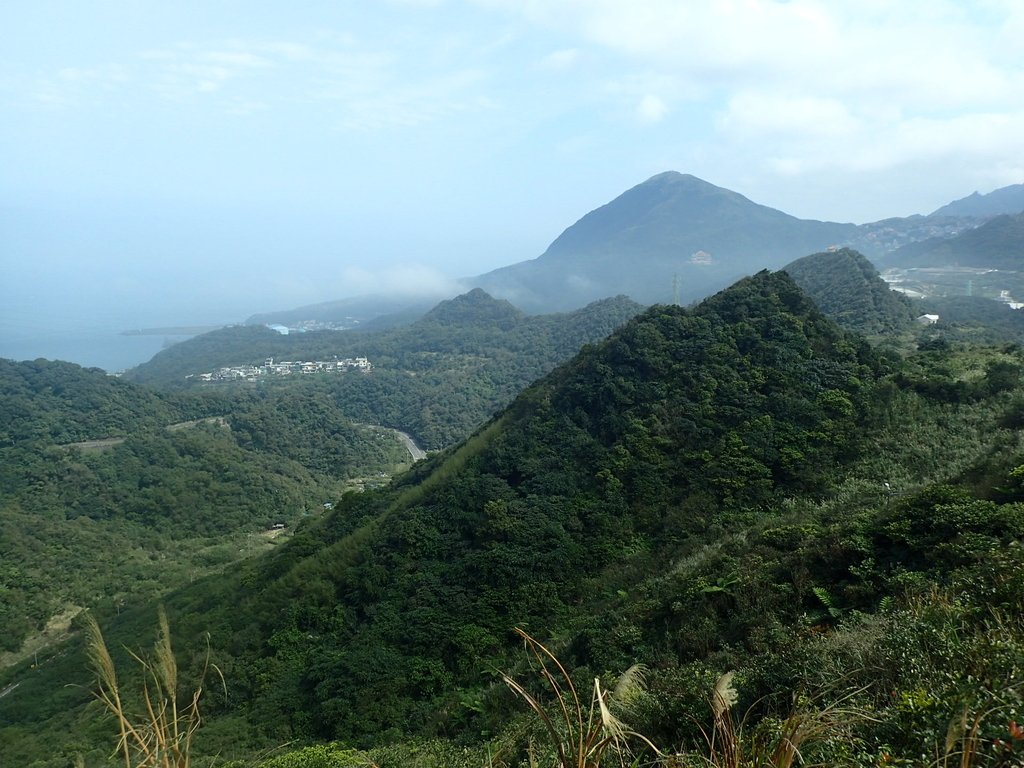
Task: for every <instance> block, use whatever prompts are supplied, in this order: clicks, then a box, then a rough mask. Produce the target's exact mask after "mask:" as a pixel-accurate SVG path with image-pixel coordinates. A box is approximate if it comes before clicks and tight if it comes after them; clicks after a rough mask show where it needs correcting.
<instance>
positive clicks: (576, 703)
mask: <svg viewBox="0 0 1024 768" xmlns="http://www.w3.org/2000/svg"><path fill="white" fill-rule="evenodd" d="M516 633H517V634H518V635H519V636H520V637H521V638H523V642H524V644H525V646H526V649H527V651H528V652H529V653H530V655H531V656H532V657H533V659H534V661H535V662H536V665H537V670H538V672H539V674H540V676H541V678H542V679H543V680H544V682H545V683H546V685H547V687H548V688H550V689H551V692H552V693H553V694H554V697H555V703H554V706H551V707H545V706H544V705H543V704H541V702H540V701H538V699H537V698H536V697H535V696H533V694H531V693H530V692H529V691H527V690H526V688H524V687H523V686H522V685H521V684H520V683H518V682H516V681H515V680H513V679H512V678H510V677H509V676H507V675H502V679H504V681H505V684H506V685H508V687H509V688H511V689H512V691H514V692H515V693H516V694H517V695H519V696H520V697H521V698H522V699H523V701H525V702H526V704H527V705H528V706H529V707H530V709H532V710H533V711H534V713H535V714H536V715H537V717H538V718H539V719H540V722H541V724H542V725H543V727H544V730H545V732H546V733H547V735H548V739H549V740H550V743H551V746H552V747H553V749H554V751H555V755H556V763H555V764H556V766H557V767H558V768H599V766H600V765H601V764H602V761H604V760H605V758H606V757H612V756H614V757H615V758H616V761H617V762H618V764H619V765H620V766H625V765H626V762H627V760H628V761H629V762H630V763H633V756H632V753H631V752H630V750H629V745H628V740H629V739H635V740H638V741H640V742H642V743H643V744H645V745H646V746H647V747H648V748H649V749H651V750H652V751H653V752H654V754H655V755H659V754H660V753H659V752H658V750H657V748H656V747H655V746H654V745H653V744H652V743H651V742H650V741H649V740H648V739H647V738H646V737H644V736H642V735H641V734H639V733H636V732H635V731H633V730H631V729H630V728H629V727H628V726H626V725H625V724H624V723H623V722H622V721H621V720H619V719H618V718H616V717H615V716H614V715H613V714H612V712H611V709H610V707H609V702H610V701H612V700H614V696H610V695H609V694H608V693H607V692H606V691H604V690H602V688H601V683H600V681H599V680H597V679H596V678H595V680H594V687H593V692H592V694H591V699H590V702H589V705H587V706H585V705H584V704H583V701H582V700H581V699H580V696H579V693H578V692H577V690H576V686H575V685H574V684H573V681H572V678H571V677H570V676H569V673H568V672H567V671H566V669H565V667H563V666H562V663H561V662H560V661H559V660H558V658H557V657H555V655H554V654H553V653H552V652H551V651H549V650H548V649H547V648H546V647H545V646H544V645H543V644H542V643H540V642H539V641H537V640H535V639H534V638H532V637H530V635H528V634H527V633H526V632H524V631H523V630H521V629H516ZM641 680H642V674H641V669H640V668H639V667H636V668H633V669H632V671H631V672H629V675H628V679H625V680H624V679H620V681H619V682H620V686H616V690H620V692H622V693H623V695H624V696H625V693H626V692H627V691H628V692H630V695H635V693H636V690H637V686H638V685H639V682H640V681H641ZM549 709H551V710H553V711H554V714H551V713H549ZM535 764H536V762H535V757H534V754H533V750H532V749H531V751H530V765H531V766H533V765H535Z"/></svg>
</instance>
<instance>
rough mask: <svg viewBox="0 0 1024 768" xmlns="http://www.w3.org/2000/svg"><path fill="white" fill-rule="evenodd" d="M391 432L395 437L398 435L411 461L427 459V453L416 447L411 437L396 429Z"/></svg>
mask: <svg viewBox="0 0 1024 768" xmlns="http://www.w3.org/2000/svg"><path fill="white" fill-rule="evenodd" d="M392 431H393V432H394V433H395V434H396V435H398V437H399V439H400V440H401V441H402V443H403V444H404V445H405V447H406V449H407V450H408V451H409V455H410V456H412V460H413V461H419V460H420V459H425V458H427V452H426V451H424V450H423V449H422V448H420V447H419V446H418V445H416V441H415V440H413V439H412V437H411V436H409V435H408V434H406V433H405V432H401V431H399V430H397V429H395V430H392Z"/></svg>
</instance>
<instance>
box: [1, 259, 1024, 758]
mask: <svg viewBox="0 0 1024 768" xmlns="http://www.w3.org/2000/svg"><path fill="white" fill-rule="evenodd" d="M1020 363H1021V360H1020V356H1019V352H1018V351H1017V350H1015V349H1006V350H978V349H965V350H962V351H957V350H951V349H948V348H946V349H941V348H935V349H931V350H929V351H923V352H921V353H919V354H918V355H915V356H913V357H911V358H909V359H908V360H906V361H902V360H900V359H899V358H897V357H893V356H885V355H882V354H880V353H878V352H876V351H873V350H872V349H871V348H870V347H869V346H868V345H867V344H866V343H865V342H864V341H863V340H862V339H861V338H859V337H857V336H854V335H850V334H848V333H846V332H844V331H842V330H841V329H839V328H838V327H837V326H836V325H835V324H834V323H832V322H831V321H830V320H828V319H827V318H826V317H825V316H824V315H823V314H822V313H821V312H820V311H819V310H818V309H817V308H816V307H815V306H814V305H813V303H812V302H811V300H810V299H809V298H808V297H807V296H806V294H804V293H803V292H802V291H801V290H800V289H799V288H798V287H797V286H796V284H795V283H794V282H793V281H792V279H791V278H790V277H789V276H787V275H785V274H784V273H777V274H768V273H760V274H758V275H755V276H754V277H752V278H747V279H744V280H742V281H740V282H739V283H738V284H736V285H735V286H733V287H732V288H730V289H729V290H727V291H724V292H722V293H720V294H718V295H716V296H714V297H712V298H710V299H708V300H706V301H705V302H703V303H702V304H700V305H699V306H697V307H695V308H693V309H682V308H678V307H666V306H657V307H653V308H651V309H650V310H648V311H647V312H645V313H644V314H642V315H640V316H639V317H637V318H635V319H634V320H632V321H630V322H629V323H628V324H627V325H626V326H625V327H624V328H622V329H621V330H620V331H618V332H616V333H615V334H613V335H612V336H611V337H610V338H609V339H608V340H606V341H605V342H602V343H601V344H598V345H595V346H591V347H588V348H586V349H585V350H584V351H583V352H582V353H580V354H579V355H578V356H577V357H576V358H575V359H573V360H572V361H571V362H569V363H568V364H566V365H564V366H562V367H560V368H558V369H557V370H555V371H554V372H552V373H551V374H549V375H548V376H546V377H545V378H544V379H542V380H541V381H539V382H537V383H536V384H535V385H534V386H532V387H530V388H529V389H527V390H526V391H525V392H524V393H523V394H522V395H520V396H519V397H518V398H517V399H516V400H515V401H514V402H513V403H512V405H511V406H510V407H509V408H508V409H507V410H505V411H504V412H502V413H501V414H500V415H498V416H497V417H495V418H494V419H493V420H492V421H491V422H489V423H488V424H487V425H485V426H484V427H483V428H482V429H480V430H479V431H478V432H477V433H476V434H474V435H473V436H472V437H471V438H470V439H469V440H468V441H466V442H464V443H462V444H461V445H459V446H458V447H456V448H453V449H451V450H449V451H446V452H445V453H443V454H439V455H437V456H435V457H433V458H431V459H429V460H428V461H426V462H421V463H420V464H418V465H417V466H416V467H415V468H414V469H413V470H412V471H411V472H410V473H409V474H408V475H406V476H405V477H403V478H402V480H401V481H400V482H399V483H397V484H396V485H395V487H393V488H390V489H387V490H382V491H376V492H372V493H365V494H361V495H351V496H348V497H346V498H345V499H344V500H343V501H342V503H341V504H340V505H339V506H338V508H337V509H336V510H334V512H332V513H331V514H330V516H328V517H325V518H324V519H322V520H321V521H319V522H317V523H315V524H313V525H310V526H309V527H307V528H306V529H305V530H304V531H302V532H301V533H299V534H297V535H296V536H295V537H294V538H293V539H292V541H291V542H290V543H288V544H287V545H285V546H284V547H281V548H279V549H277V550H275V551H274V552H272V553H270V554H269V555H267V556H265V557H262V558H260V559H258V560H252V561H249V562H246V563H244V564H243V565H241V566H240V567H236V568H234V569H233V570H232V571H231V572H224V573H222V574H219V575H218V576H216V577H215V578H207V579H205V580H204V581H203V582H202V583H201V584H197V585H195V586H193V587H191V588H187V589H184V590H181V591H180V592H178V593H176V594H174V595H172V596H170V597H169V598H168V599H167V607H168V610H169V612H170V614H171V621H172V626H174V627H175V629H176V632H177V636H178V637H180V638H181V639H182V640H181V643H182V646H183V647H182V650H183V654H182V655H183V658H184V659H186V660H187V664H186V666H187V667H188V668H195V667H196V665H197V664H200V661H201V658H202V651H201V647H205V643H200V644H195V643H193V641H192V639H193V638H198V637H203V636H205V635H204V633H206V632H209V633H210V635H209V641H210V644H211V646H212V647H213V648H214V649H215V660H216V661H217V663H218V664H219V665H220V668H221V669H223V670H224V673H225V677H226V681H227V691H228V698H227V700H224V699H223V698H218V697H215V696H211V697H210V700H209V704H208V707H209V708H210V709H209V714H210V717H209V720H208V723H207V726H206V727H205V729H204V730H202V731H200V734H201V735H202V736H203V739H204V741H202V742H201V746H199V747H198V748H199V749H200V750H203V751H206V752H207V753H211V754H212V753H216V752H219V753H220V754H221V755H222V759H223V758H224V757H230V756H231V754H245V753H246V752H247V751H248V753H252V752H254V751H256V750H258V749H259V748H260V747H262V746H264V745H275V744H281V743H283V742H286V741H290V740H292V739H300V740H301V739H332V738H334V739H341V740H343V743H344V744H347V745H349V746H354V747H355V746H369V745H373V744H390V745H391V746H388V747H382V748H380V749H378V750H377V751H375V752H373V754H372V758H373V760H374V761H375V762H376V763H377V764H378V765H381V766H388V767H390V766H399V765H410V764H417V765H424V766H427V765H431V766H442V765H444V766H469V765H483V764H486V763H485V762H484V760H485V759H489V760H490V764H497V763H495V760H499V761H501V763H503V764H506V765H517V764H520V761H522V764H526V752H525V750H526V749H527V744H529V743H533V744H534V748H536V749H546V748H545V747H542V746H541V747H538V746H537V745H538V744H540V743H541V742H540V740H541V739H543V738H544V736H543V733H544V731H543V728H542V727H541V725H540V723H539V722H537V723H533V724H531V722H530V721H526V720H523V719H522V718H518V717H517V715H516V713H517V712H520V711H524V710H525V708H524V707H522V705H521V703H517V701H516V700H515V698H514V697H513V696H512V695H511V694H510V693H509V692H508V690H507V689H506V688H505V686H503V685H501V684H500V683H499V684H496V683H497V681H496V679H495V677H494V670H497V669H508V670H511V673H512V674H513V676H516V677H518V676H520V675H527V674H528V670H527V669H526V668H525V667H524V666H522V665H521V664H519V660H520V659H522V655H521V652H520V651H517V650H516V646H517V641H516V638H515V636H514V635H513V634H512V632H511V630H512V628H513V627H516V626H519V627H524V628H526V629H527V630H528V631H529V632H531V633H532V634H534V635H535V636H538V637H541V638H543V639H544V640H545V641H546V642H548V644H549V646H550V647H551V648H553V649H554V650H555V651H556V652H557V654H558V655H559V656H560V657H561V658H562V660H563V661H564V662H565V663H566V664H567V665H568V666H569V668H570V669H573V670H576V671H577V672H578V677H577V680H578V683H579V684H580V685H581V686H584V687H586V686H588V685H589V681H591V680H593V678H594V677H595V676H596V677H600V678H601V679H602V681H603V683H602V684H603V685H604V686H606V687H608V688H609V689H610V688H611V687H612V685H613V683H614V681H615V678H616V677H617V676H618V674H619V673H621V672H623V671H624V670H626V669H627V668H628V667H630V666H631V665H632V664H634V663H636V662H642V663H644V664H645V665H647V668H648V675H647V678H648V679H647V689H646V692H644V693H639V694H637V696H638V698H636V699H634V700H633V703H632V705H631V706H630V708H629V709H628V718H629V722H630V724H631V725H633V726H635V727H637V728H639V729H640V730H641V731H642V732H643V733H645V734H646V735H648V736H649V737H650V738H651V739H652V740H654V741H655V742H656V743H657V744H659V745H662V746H663V748H664V749H665V750H666V751H668V752H673V753H676V752H687V753H688V754H679V755H677V756H675V757H672V761H674V762H671V763H665V764H666V765H668V764H672V765H683V766H691V765H698V764H704V763H702V762H701V760H702V759H703V758H702V757H700V755H701V754H702V750H704V749H706V745H703V744H702V742H701V737H700V732H699V730H698V727H697V724H699V723H706V724H708V726H707V727H712V726H711V724H710V723H711V721H712V715H711V713H710V710H709V708H708V706H707V704H706V702H707V697H708V695H709V694H708V691H709V690H710V688H711V686H712V685H713V684H714V681H715V679H716V678H718V677H719V675H721V673H722V672H725V671H728V670H735V671H736V678H735V679H736V684H737V688H738V689H739V694H738V696H739V699H740V700H739V702H738V711H740V712H742V711H743V710H744V709H745V708H746V707H748V706H750V707H751V710H750V714H749V719H748V720H747V727H749V728H752V729H754V728H756V731H751V732H746V731H744V732H743V734H741V735H740V736H739V737H738V738H742V739H747V740H748V741H745V742H743V743H744V744H746V745H748V746H750V748H753V746H752V745H754V744H755V743H756V739H757V738H762V739H766V740H769V741H770V740H771V739H773V738H776V737H777V736H778V733H779V732H781V731H780V729H783V728H784V727H785V723H786V722H787V721H786V717H787V713H789V712H792V710H791V707H794V706H795V707H798V710H797V713H798V714H799V716H800V717H801V718H804V719H805V720H806V721H807V722H814V723H817V724H818V725H816V726H815V728H816V734H817V741H815V740H814V739H811V740H810V741H808V742H807V743H801V745H800V751H801V755H802V756H803V758H804V759H805V760H807V761H808V762H818V763H820V764H827V765H874V764H889V763H894V764H904V765H922V766H923V765H926V764H931V761H932V760H933V758H934V755H935V754H938V755H940V756H941V755H942V754H943V750H944V749H945V748H946V747H947V746H948V745H950V744H951V745H952V747H949V749H953V748H954V747H955V748H957V749H959V748H960V746H961V745H964V744H966V742H965V741H964V740H965V739H966V738H967V727H966V726H965V728H963V729H960V730H957V729H956V728H954V727H952V726H950V723H951V722H952V723H958V722H960V718H961V715H962V713H963V712H966V713H967V715H966V716H965V720H966V722H967V723H968V724H969V723H971V722H972V721H973V718H974V717H975V716H976V715H977V716H978V720H977V728H976V730H975V731H974V733H975V734H976V735H977V736H978V737H979V738H984V739H986V741H985V746H986V750H985V751H984V755H983V757H984V759H985V762H983V763H982V762H979V763H976V764H984V765H992V766H995V765H1012V764H1013V763H1012V762H1007V761H1006V759H1008V758H1012V757H1013V754H1012V749H1013V748H1014V747H1013V744H1012V743H1010V742H1011V741H1012V738H1011V736H1009V735H1007V723H1008V722H1009V721H1010V720H1011V719H1012V717H1013V713H1014V712H1015V711H1016V710H1014V708H1013V707H1014V706H1015V704H1014V702H1015V701H1017V699H1015V698H1014V697H1015V696H1017V695H1019V694H1016V693H1015V691H1016V690H1017V689H1016V688H1014V686H1015V685H1016V683H1015V681H1016V680H1018V679H1019V676H1020V674H1022V673H1024V669H1022V667H1024V627H1022V626H1021V623H1020V620H1019V617H1020V615H1021V609H1022V608H1024V605H1022V603H1021V600H1022V598H1021V595H1024V560H1022V558H1024V555H1022V554H1021V550H1022V547H1021V546H1020V541H1021V539H1022V537H1024V506H1022V505H1021V504H1020V503H1018V502H1019V500H1020V499H1021V498H1024V488H1022V486H1021V481H1020V475H1021V473H1020V470H1019V465H1020V464H1021V463H1022V462H1024V445H1022V443H1021V439H1020V437H1019V435H1018V432H1017V427H1018V426H1019V424H1020V423H1021V413H1022V412H1024V408H1022V406H1021V402H1020V400H1018V399H1014V398H1015V397H1019V395H1016V396H1015V394H1014V390H1015V389H1016V388H1017V386H1018V383H1019V373H1020ZM936 483H948V484H949V485H935V484H936ZM151 622H152V612H150V611H129V612H126V613H125V614H123V615H122V617H121V618H120V620H118V621H116V622H115V621H114V620H113V618H112V617H111V618H109V619H107V620H106V623H107V625H108V626H109V627H110V633H111V638H112V643H113V644H114V645H116V644H117V643H120V642H128V643H130V644H131V643H133V642H134V641H133V639H134V638H138V637H141V636H144V635H145V634H146V632H147V631H148V630H147V627H148V626H149V625H150V624H151ZM193 652H194V653H196V654H197V655H196V656H190V655H189V654H190V653H193ZM83 665H84V659H83V658H82V657H81V656H80V655H77V654H69V655H66V656H61V657H59V658H54V659H52V660H47V663H46V664H44V666H43V668H42V669H41V670H40V671H39V672H38V673H37V674H34V675H24V676H22V677H19V678H18V679H17V681H18V682H19V683H20V685H19V687H18V689H17V690H15V691H14V692H13V693H11V694H10V695H8V696H7V697H5V698H0V724H2V725H0V738H5V739H6V740H7V741H8V743H9V748H8V751H7V753H6V754H7V755H10V756H12V757H13V758H16V759H19V760H21V761H22V762H21V763H20V764H28V760H27V759H26V758H27V757H28V756H38V751H35V752H33V747H32V746H31V744H32V743H33V742H32V741H31V738H30V737H29V736H28V734H31V733H35V734H40V733H46V734H49V736H48V737H47V738H49V739H51V743H54V744H56V743H57V742H58V741H60V739H58V738H57V734H58V733H59V730H60V729H61V728H62V727H66V726H62V725H60V724H67V723H70V722H81V718H82V717H83V716H82V715H81V714H78V713H79V712H80V711H81V710H79V709H78V708H79V707H80V706H81V705H82V704H83V703H84V702H85V701H86V699H87V698H88V696H87V693H86V692H85V691H84V690H79V689H73V688H72V689H68V688H60V687H59V686H54V682H53V681H55V680H60V682H61V683H66V682H70V681H73V680H78V679H82V672H81V667H82V666H83ZM0 684H2V681H0ZM531 689H533V687H532V686H531ZM534 690H535V691H536V695H538V696H540V695H541V692H540V690H539V689H534ZM840 710H841V711H840ZM830 713H832V714H830ZM622 716H623V717H627V713H626V711H623V712H622ZM46 717H49V718H53V719H51V720H49V721H48V722H49V725H48V726H43V725H41V724H40V722H39V721H40V719H42V718H46ZM85 720H86V721H87V722H88V721H89V719H88V718H87V717H86V718H85ZM47 727H48V728H49V729H50V730H46V728H47ZM55 729H56V730H55ZM425 737H432V738H442V739H449V740H454V741H455V742H456V744H457V746H454V745H453V746H451V747H447V746H444V745H445V744H448V743H449V742H447V741H444V742H430V743H424V742H422V741H419V739H422V738H425ZM997 738H1002V740H1003V741H1002V742H996V739H997ZM239 739H241V740H242V742H243V743H242V744H240V743H239ZM83 743H84V741H79V742H78V747H77V748H78V749H83V747H82V744H83ZM402 743H404V744H405V746H402ZM1000 743H1004V746H999V744H1000ZM1006 744H1009V746H1008V747H1007V746H1005V745H1006ZM339 748H340V747H339ZM62 749H66V748H65V747H60V748H57V747H54V748H53V752H56V753H59V752H60V750H62ZM91 749H92V751H91V752H90V755H95V754H98V750H96V749H95V748H91ZM1007 750H1010V751H1007ZM310 754H312V753H310ZM486 756H489V757H486ZM49 757H50V755H47V759H49ZM654 758H655V755H653V753H651V752H650V751H649V750H647V752H646V753H645V759H647V760H649V761H651V760H654ZM59 759H62V755H61V754H54V755H53V761H52V762H46V761H45V760H44V761H43V762H40V763H39V765H40V766H44V765H46V766H49V765H57V764H58V763H57V762H56V761H57V760H59ZM295 759H296V760H299V759H300V757H299V756H296V758H295ZM999 761H1002V762H999ZM296 764H302V763H296ZM324 764H329V763H324ZM339 764H345V763H339ZM282 765H283V763H282Z"/></svg>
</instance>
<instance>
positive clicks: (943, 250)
mask: <svg viewBox="0 0 1024 768" xmlns="http://www.w3.org/2000/svg"><path fill="white" fill-rule="evenodd" d="M885 263H886V264H890V265H893V266H899V267H948V266H953V265H957V266H960V267H977V268H987V269H1002V270H1011V271H1016V270H1019V269H1020V268H1021V267H1022V266H1024V213H1018V214H1016V215H1002V216H996V217H995V218H993V219H992V220H991V221H987V222H985V223H984V224H982V225H981V226H980V227H977V228H976V229H970V230H967V231H966V232H963V233H961V234H959V235H957V236H956V237H953V238H949V239H930V240H925V241H923V242H919V243H912V244H910V245H907V246H904V247H903V248H900V249H898V250H896V251H894V252H893V253H891V254H890V255H888V256H887V257H886V259H885Z"/></svg>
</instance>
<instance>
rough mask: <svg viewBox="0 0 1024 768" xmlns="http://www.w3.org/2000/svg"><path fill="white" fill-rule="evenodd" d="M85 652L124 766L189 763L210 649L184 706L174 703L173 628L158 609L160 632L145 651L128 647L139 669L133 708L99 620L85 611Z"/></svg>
mask: <svg viewBox="0 0 1024 768" xmlns="http://www.w3.org/2000/svg"><path fill="white" fill-rule="evenodd" d="M86 652H87V654H88V657H89V664H90V667H91V668H92V670H93V672H95V674H96V684H97V689H96V691H95V692H94V693H95V696H96V698H97V699H99V701H100V702H102V703H103V705H104V706H105V707H106V708H107V710H108V711H109V712H110V713H111V714H112V715H113V716H114V719H115V720H116V721H117V726H118V732H119V739H118V742H117V747H116V749H115V754H120V756H121V758H122V759H123V760H124V765H125V768H189V766H190V765H191V761H192V758H191V752H192V738H193V736H194V735H195V733H196V731H197V730H198V729H199V726H200V724H201V723H202V718H201V716H200V714H199V700H200V698H201V697H202V695H203V687H202V686H203V681H205V679H206V674H207V672H208V670H209V668H210V667H211V666H212V667H213V669H214V670H216V672H217V674H218V675H219V676H220V678H221V682H222V683H223V679H224V678H223V675H221V674H220V670H219V669H217V667H216V666H215V665H212V664H210V660H209V652H207V657H206V662H205V664H204V668H203V674H202V676H201V678H200V681H199V685H198V687H196V689H195V690H194V691H193V692H192V694H191V697H189V698H188V700H187V703H186V704H185V705H184V706H179V704H178V664H177V662H176V660H175V658H174V651H173V649H172V648H171V632H170V626H169V624H168V621H167V614H166V612H165V611H164V610H163V608H161V609H160V614H159V633H158V635H157V640H156V643H155V645H154V646H153V652H152V654H151V655H150V656H148V657H143V656H140V655H138V654H136V653H134V652H132V651H129V653H130V654H131V657H132V658H133V659H134V660H135V661H136V662H137V663H138V664H139V667H140V668H141V670H142V677H143V680H142V692H141V700H140V701H139V702H138V703H137V705H136V707H134V708H131V707H129V705H128V704H127V703H126V697H125V696H123V695H122V690H121V686H120V684H119V682H118V678H117V669H116V667H115V665H114V661H113V659H112V658H111V656H110V651H109V650H108V648H107V644H106V641H105V640H104V639H103V633H102V632H101V631H100V627H99V624H98V623H97V622H96V620H95V619H94V618H93V617H92V616H91V615H88V616H86Z"/></svg>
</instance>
